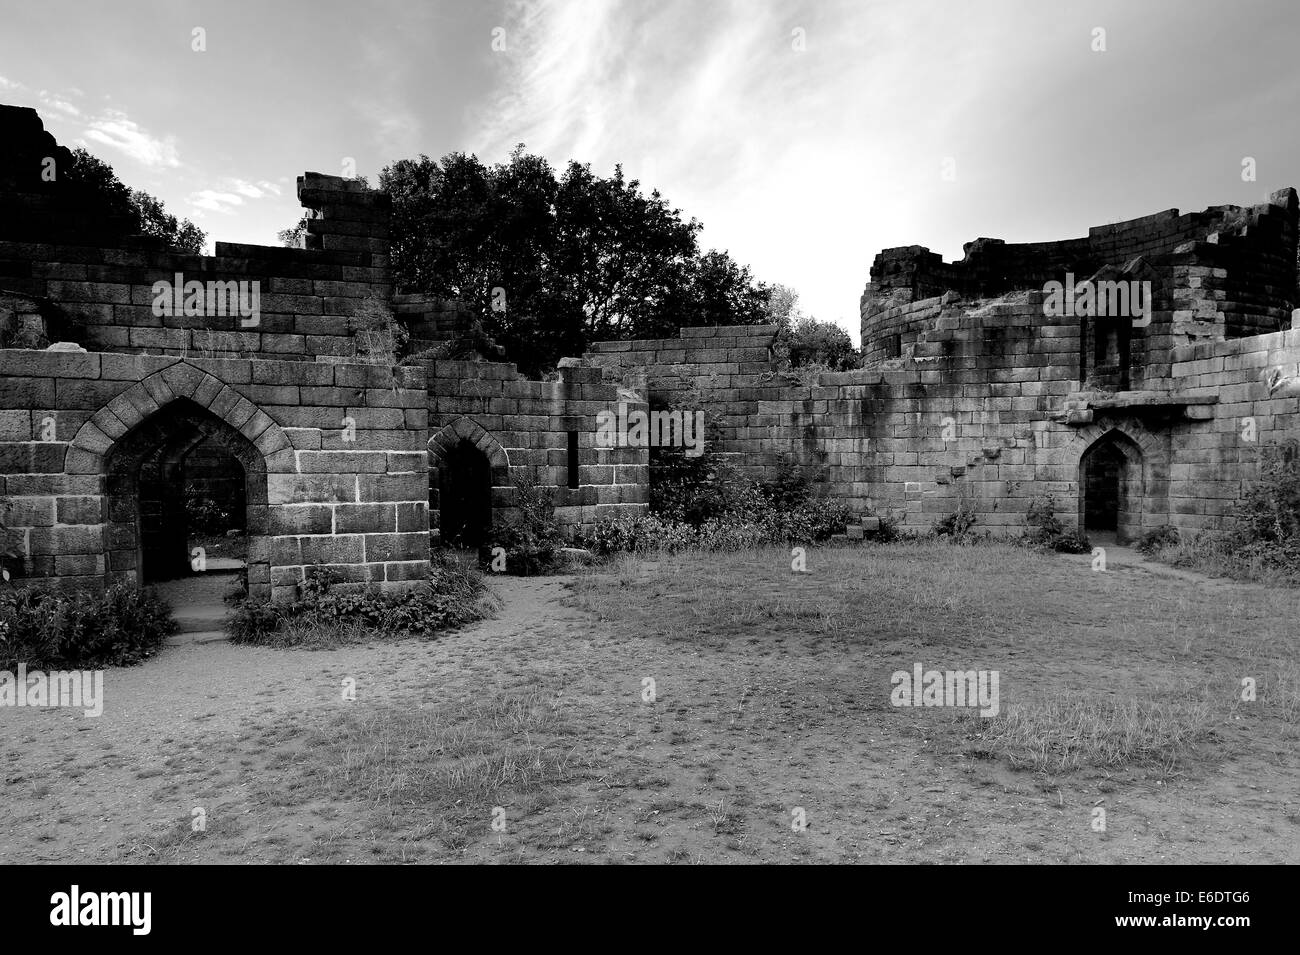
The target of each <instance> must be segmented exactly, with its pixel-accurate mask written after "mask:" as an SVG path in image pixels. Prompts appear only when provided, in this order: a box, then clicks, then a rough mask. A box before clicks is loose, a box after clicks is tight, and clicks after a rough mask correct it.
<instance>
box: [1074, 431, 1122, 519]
mask: <svg viewBox="0 0 1300 955" xmlns="http://www.w3.org/2000/svg"><path fill="white" fill-rule="evenodd" d="M1084 475H1085V477H1084V492H1083V493H1084V528H1085V529H1086V530H1089V531H1112V532H1113V531H1118V530H1119V512H1120V507H1121V500H1122V498H1123V496H1124V455H1122V454H1120V452H1119V449H1118V448H1116V447H1115V446H1114V445H1113V444H1111V445H1107V446H1106V447H1103V448H1098V449H1097V450H1096V451H1095V452H1094V453H1093V454H1091V455H1089V458H1088V465H1087V467H1086V469H1085V470H1084Z"/></svg>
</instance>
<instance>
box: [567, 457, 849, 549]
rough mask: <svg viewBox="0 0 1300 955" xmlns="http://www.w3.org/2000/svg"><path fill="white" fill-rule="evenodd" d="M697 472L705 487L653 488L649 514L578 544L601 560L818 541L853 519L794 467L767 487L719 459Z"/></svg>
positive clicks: (606, 524)
mask: <svg viewBox="0 0 1300 955" xmlns="http://www.w3.org/2000/svg"><path fill="white" fill-rule="evenodd" d="M684 473H685V472H684V470H681V471H677V472H676V476H677V477H680V476H681V475H682V474H684ZM699 473H700V475H701V477H702V483H703V485H704V486H700V485H692V484H691V483H690V482H689V481H685V480H674V481H672V482H671V483H670V485H669V486H668V487H667V488H665V487H663V486H660V487H659V493H658V494H656V493H655V488H654V487H653V486H652V488H651V507H650V513H648V514H646V515H644V516H642V517H639V518H636V519H628V518H623V519H620V520H615V521H602V522H600V523H598V524H596V526H595V528H594V529H592V530H590V531H588V532H586V533H583V534H580V535H579V536H578V538H577V539H576V541H575V543H577V544H578V545H579V546H581V547H585V548H587V549H588V550H590V551H592V552H594V553H596V554H600V555H608V554H612V553H618V552H622V551H629V552H636V553H656V552H668V553H677V552H679V551H683V550H686V549H688V548H689V549H702V550H741V549H744V548H748V547H758V546H761V545H764V544H773V543H782V544H784V543H795V544H798V543H816V542H819V541H824V540H827V539H828V538H830V537H831V536H832V535H834V534H838V533H841V532H842V531H843V530H844V527H845V525H846V524H847V523H848V522H849V520H850V519H851V517H852V512H851V510H850V508H849V506H848V505H847V504H845V503H844V502H843V501H838V500H835V499H833V498H822V497H814V496H813V494H812V487H811V484H810V482H809V481H808V479H807V475H806V474H804V473H803V471H802V470H801V469H800V468H798V467H797V466H796V465H794V464H791V463H789V462H787V463H786V464H784V465H782V466H781V467H779V468H778V470H777V476H776V478H775V479H774V480H773V481H771V482H769V483H767V484H759V483H756V482H754V481H750V480H748V479H747V478H745V477H743V476H742V475H740V474H738V473H737V472H736V471H735V470H734V469H732V468H731V467H730V466H729V465H727V464H725V463H723V462H721V461H716V460H715V461H712V462H709V463H708V465H707V467H706V468H703V469H701V471H700V472H699Z"/></svg>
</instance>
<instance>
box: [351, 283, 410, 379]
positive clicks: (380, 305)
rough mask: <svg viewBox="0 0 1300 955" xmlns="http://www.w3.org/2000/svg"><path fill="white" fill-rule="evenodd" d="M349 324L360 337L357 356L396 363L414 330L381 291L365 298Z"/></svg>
mask: <svg viewBox="0 0 1300 955" xmlns="http://www.w3.org/2000/svg"><path fill="white" fill-rule="evenodd" d="M348 327H349V329H350V331H351V332H352V335H353V337H354V339H355V340H356V349H357V353H356V356H355V360H356V361H359V362H366V363H369V364H374V365H390V366H392V365H396V364H397V362H398V356H399V355H401V353H402V349H403V348H405V347H406V343H407V342H408V341H409V340H410V332H408V331H407V329H406V326H405V325H403V324H402V323H401V322H400V321H399V320H398V319H397V317H396V316H394V315H393V312H392V310H391V309H390V308H389V307H388V305H387V304H385V302H384V300H383V299H382V298H380V297H379V296H377V295H367V296H366V297H365V298H364V299H362V300H361V303H360V304H359V305H358V306H357V308H356V311H355V312H353V315H352V318H350V319H349V320H348Z"/></svg>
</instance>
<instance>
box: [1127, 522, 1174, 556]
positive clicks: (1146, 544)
mask: <svg viewBox="0 0 1300 955" xmlns="http://www.w3.org/2000/svg"><path fill="white" fill-rule="evenodd" d="M1178 541H1179V537H1178V528H1176V527H1174V526H1173V525H1172V524H1162V525H1161V526H1160V527H1157V528H1156V529H1155V530H1151V531H1147V532H1146V533H1145V534H1143V535H1142V539H1141V540H1140V541H1138V544H1137V549H1138V551H1139V552H1140V553H1143V554H1146V555H1147V556H1148V557H1150V556H1153V555H1155V554H1158V553H1159V552H1160V551H1162V550H1164V549H1165V548H1166V547H1174V546H1176V545H1177V544H1178Z"/></svg>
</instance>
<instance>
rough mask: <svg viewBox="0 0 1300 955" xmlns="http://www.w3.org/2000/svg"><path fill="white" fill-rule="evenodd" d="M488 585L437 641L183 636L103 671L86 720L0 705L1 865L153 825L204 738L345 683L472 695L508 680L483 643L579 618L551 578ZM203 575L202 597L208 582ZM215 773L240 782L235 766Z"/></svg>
mask: <svg viewBox="0 0 1300 955" xmlns="http://www.w3.org/2000/svg"><path fill="white" fill-rule="evenodd" d="M495 583H496V585H497V587H498V588H499V590H500V591H501V593H502V596H503V598H504V599H503V607H502V609H501V612H500V613H499V615H498V616H497V617H496V618H495V619H491V620H487V621H483V622H481V623H479V624H476V625H474V626H473V627H471V628H467V629H466V630H465V631H463V632H460V633H456V634H450V635H447V636H444V637H443V638H442V639H440V640H436V641H417V640H400V641H395V642H391V643H375V644H372V645H369V646H359V647H351V648H345V649H339V650H331V651H320V652H312V651H284V650H269V649H262V648H256V647H244V646H236V645H233V644H231V643H229V642H227V641H225V640H220V641H217V642H192V641H191V642H185V641H182V642H180V643H179V644H177V645H172V646H168V647H165V648H164V650H163V651H162V652H161V653H159V654H158V656H156V657H155V658H153V659H152V660H150V661H148V662H147V663H145V664H143V665H141V666H137V667H127V668H121V669H114V670H109V671H107V673H106V674H105V677H104V700H105V702H104V712H103V714H102V715H101V716H99V717H94V718H89V717H86V716H84V715H83V714H82V712H81V711H80V710H66V709H62V710H61V709H54V708H50V709H28V708H25V707H23V708H8V707H6V708H0V739H2V740H3V743H0V754H3V758H2V759H0V762H2V763H3V765H4V771H3V777H2V778H0V784H3V785H2V786H0V863H17V862H33V861H54V860H58V861H75V860H78V859H80V860H82V861H85V860H90V859H93V860H97V861H102V860H103V859H104V858H105V857H106V856H110V855H112V854H113V853H114V852H115V851H116V850H118V849H120V848H121V847H122V846H123V844H124V842H125V841H126V839H127V837H128V834H131V833H135V832H139V831H140V830H141V829H142V828H143V829H151V828H152V829H156V828H166V827H167V826H170V825H172V824H174V823H175V822H176V820H177V819H181V818H185V819H188V818H189V816H190V814H191V812H192V809H193V807H195V806H199V805H202V804H203V803H204V800H202V799H200V798H199V797H198V796H197V795H196V794H195V792H194V790H195V788H196V787H194V786H191V787H189V792H188V793H187V792H181V793H179V794H175V795H169V796H168V797H167V798H166V799H165V800H161V801H160V800H159V799H158V798H156V797H157V793H158V790H159V789H160V788H162V787H163V786H164V784H166V783H168V781H169V778H171V777H175V776H176V774H177V772H178V771H179V770H182V769H183V768H184V764H185V763H186V761H187V759H188V758H189V757H191V756H192V755H194V754H197V753H201V752H203V751H205V750H206V749H207V748H208V747H210V746H211V745H212V744H213V743H214V742H218V741H227V742H228V741H233V740H240V739H245V738H249V737H250V734H255V733H256V731H257V729H258V728H260V727H266V726H274V725H277V724H282V723H284V722H285V721H293V720H299V719H301V718H302V717H303V716H304V715H306V714H310V713H312V712H314V711H323V710H328V709H331V708H334V707H339V706H346V705H350V704H348V703H346V702H344V701H343V699H342V684H343V681H344V680H345V679H352V680H354V681H355V685H356V692H357V694H358V697H359V699H361V700H363V701H366V702H374V703H379V702H385V701H400V700H406V699H419V700H421V701H428V700H431V699H436V698H438V697H439V695H440V693H441V692H442V691H443V690H444V689H446V691H447V692H449V693H453V694H472V693H473V692H474V689H475V687H476V686H481V685H491V684H495V683H497V682H499V681H500V680H502V679H507V680H508V679H510V678H511V677H512V673H511V671H510V668H509V667H507V668H505V669H499V668H498V667H497V666H496V663H495V662H494V661H495V658H494V656H493V647H495V646H498V645H500V644H501V643H503V642H509V641H511V640H514V639H517V638H519V636H520V635H521V634H523V633H525V632H527V631H530V630H531V629H532V628H534V627H536V626H537V623H538V621H540V620H546V621H547V623H546V627H547V631H548V632H550V631H551V630H562V628H563V627H564V626H565V625H566V623H568V622H570V621H571V622H574V623H577V622H579V621H580V615H578V614H577V613H576V611H572V610H569V609H567V608H565V607H563V606H562V605H561V603H560V597H561V595H562V593H563V590H564V584H565V581H564V579H562V578H547V579H525V578H507V579H504V580H498V581H496V582H495ZM204 584H205V585H207V586H206V587H205V588H203V591H204V593H207V591H208V590H210V589H211V588H213V587H218V586H219V584H217V583H214V582H212V581H204ZM213 592H215V591H213ZM207 595H208V596H211V594H210V593H209V594H207ZM173 596H175V595H173ZM181 612H182V614H183V613H184V605H183V604H182V605H181ZM480 681H482V682H480ZM254 748H255V747H254ZM218 769H220V770H222V772H223V774H224V775H227V776H229V777H230V778H231V779H232V780H233V781H234V782H235V785H236V787H237V786H238V785H240V783H239V781H238V780H239V775H240V773H239V766H238V765H237V764H236V765H233V766H226V767H218ZM178 778H179V777H178ZM196 782H197V781H196ZM205 788H206V787H205Z"/></svg>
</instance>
